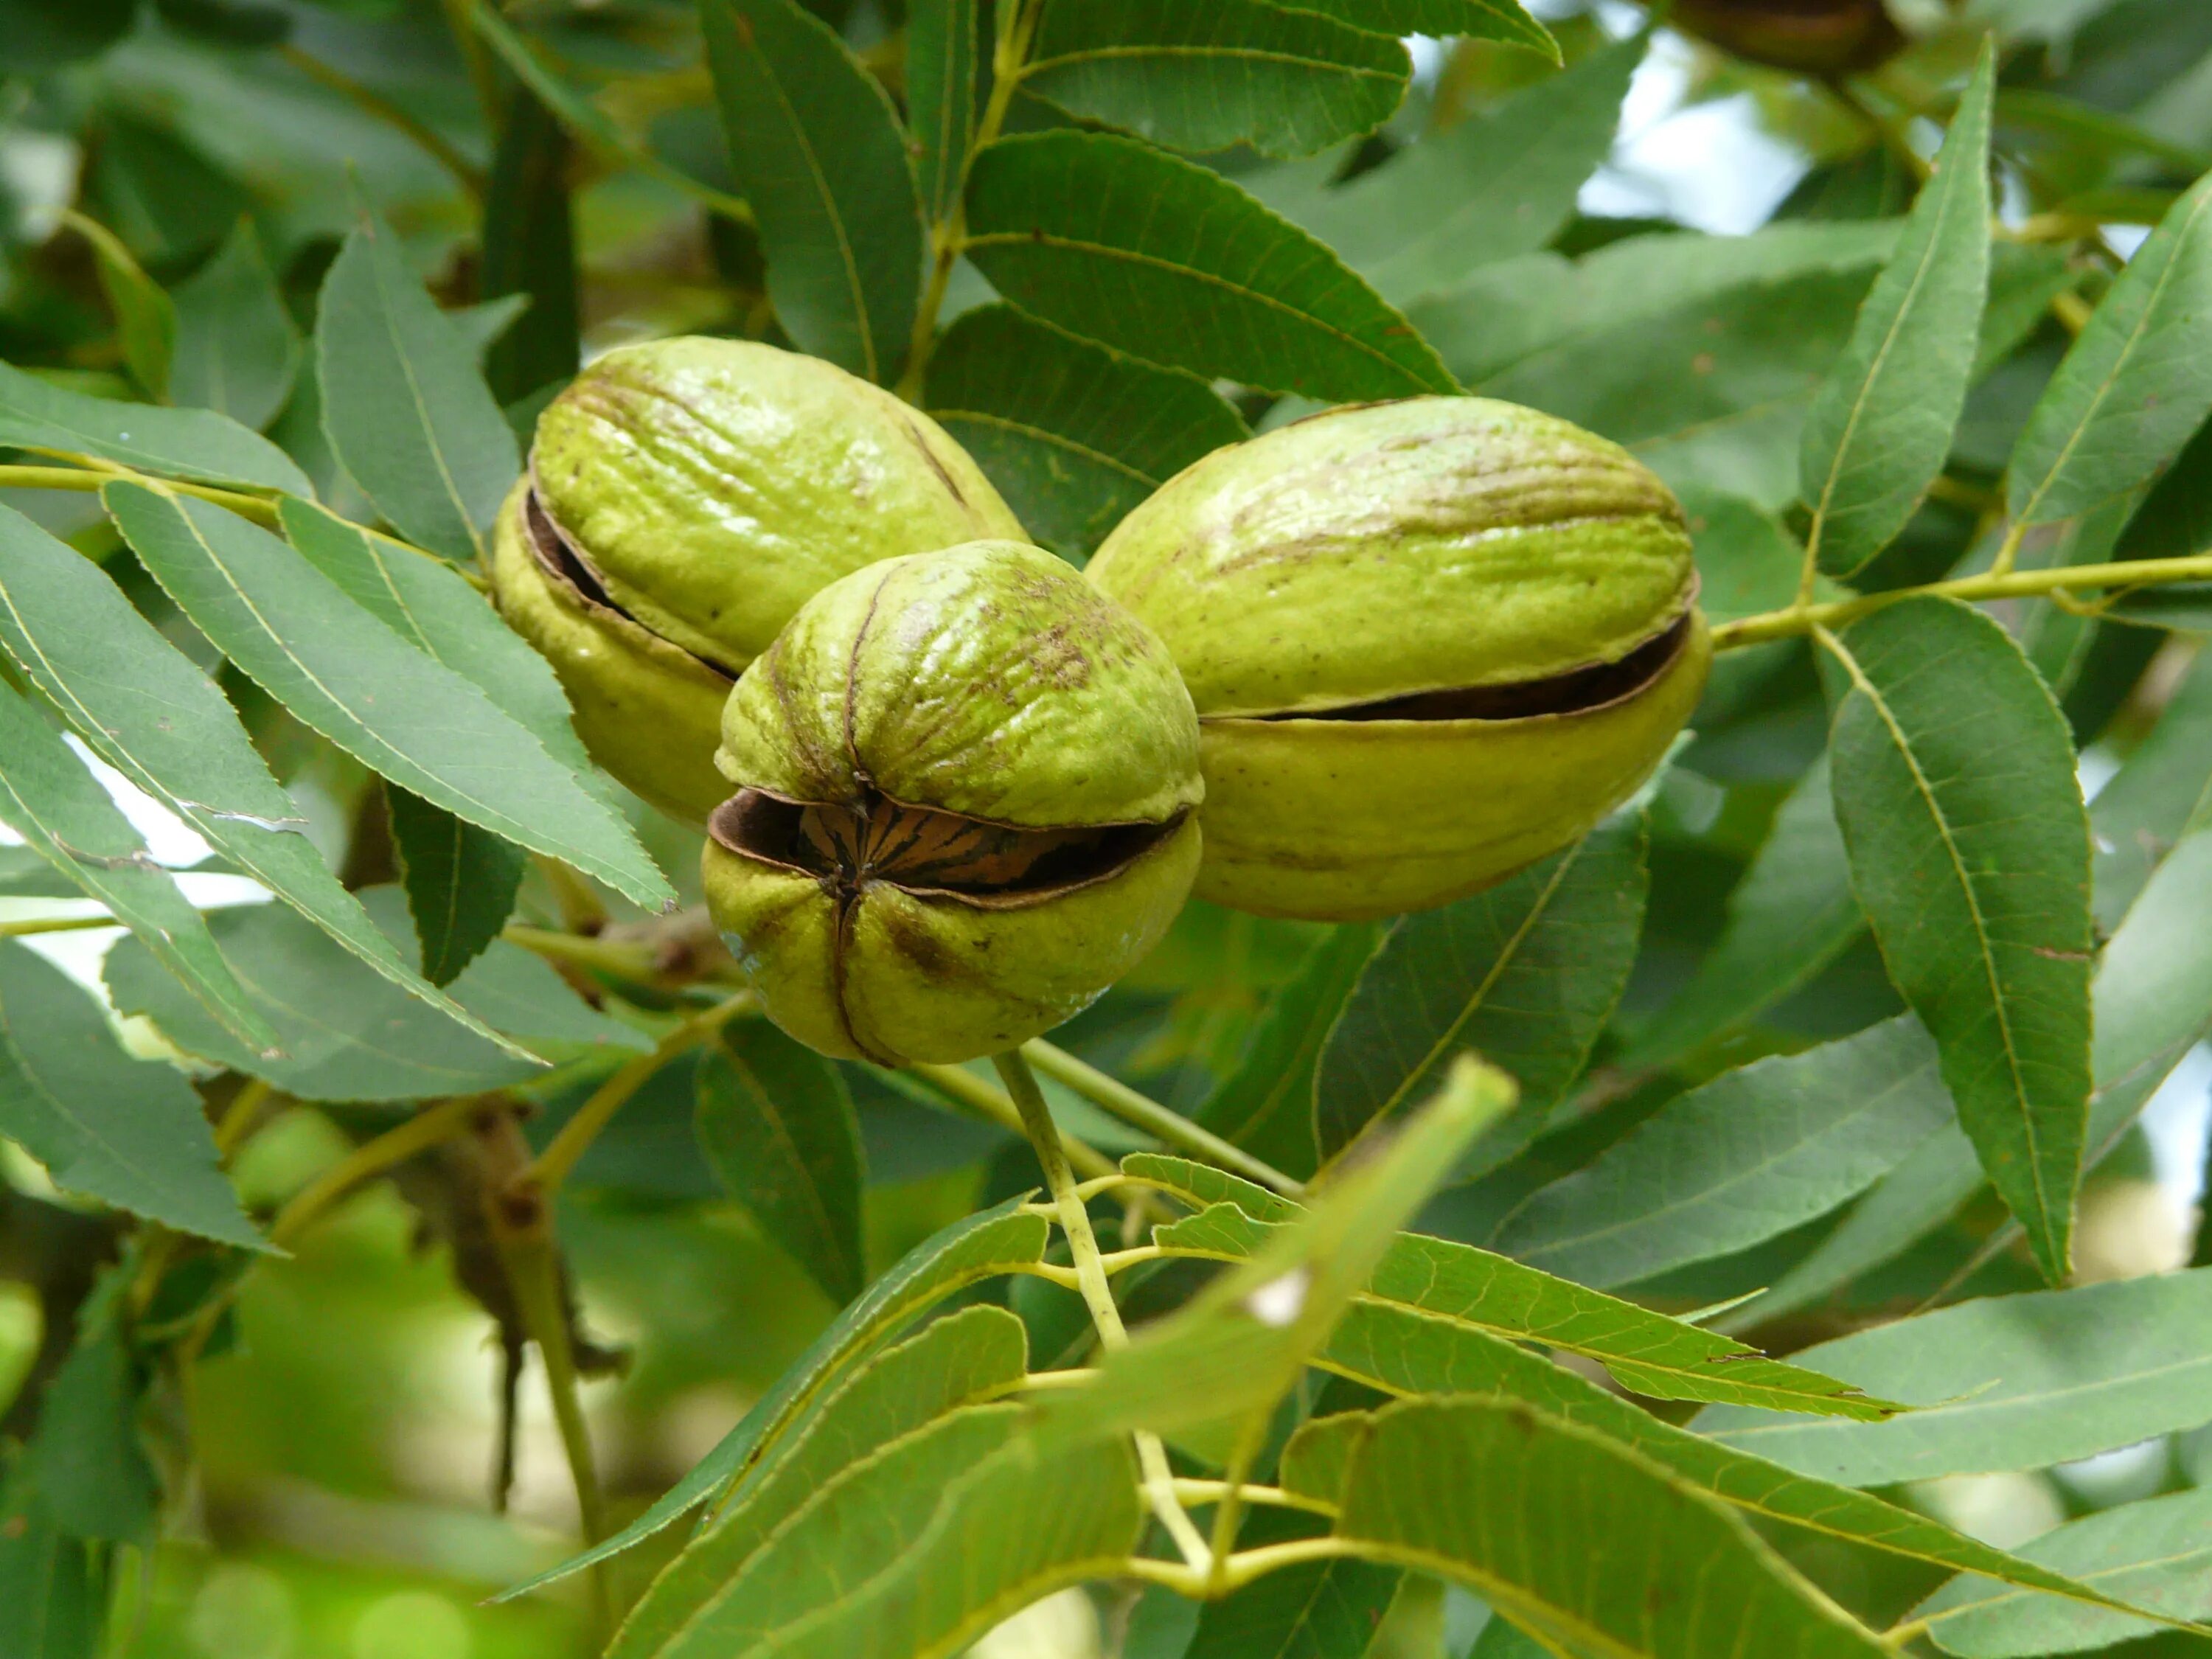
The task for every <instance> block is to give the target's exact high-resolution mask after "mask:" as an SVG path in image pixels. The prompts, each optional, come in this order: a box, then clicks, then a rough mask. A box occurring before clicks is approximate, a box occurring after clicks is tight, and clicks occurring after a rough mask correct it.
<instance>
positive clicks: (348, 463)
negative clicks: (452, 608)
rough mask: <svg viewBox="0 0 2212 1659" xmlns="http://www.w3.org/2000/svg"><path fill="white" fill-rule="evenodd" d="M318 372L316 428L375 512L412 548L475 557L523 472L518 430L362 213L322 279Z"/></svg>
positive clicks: (384, 229) (382, 233)
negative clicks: (319, 394) (319, 408)
mask: <svg viewBox="0 0 2212 1659" xmlns="http://www.w3.org/2000/svg"><path fill="white" fill-rule="evenodd" d="M315 366H316V374H317V378H318V380H319V386H320V388H321V392H322V408H323V430H324V432H325V434H326V435H328V436H329V439H330V444H331V449H332V450H333V451H334V452H336V453H337V458H338V459H339V461H340V462H341V463H342V464H343V465H344V467H345V470H346V471H347V473H348V475H349V476H350V477H352V479H353V481H354V482H355V483H357V484H359V485H360V486H361V488H362V491H363V492H364V493H365V494H366V495H368V498H369V500H370V501H374V503H375V504H376V509H377V511H378V512H380V513H383V514H384V516H385V517H386V518H387V519H389V520H391V521H392V524H393V525H395V526H397V527H398V530H399V532H400V534H402V535H403V536H404V537H406V538H407V539H408V540H409V541H410V542H413V543H415V544H416V545H417V546H420V547H427V548H428V549H429V550H431V551H432V552H434V553H440V554H443V555H444V556H446V557H447V558H449V559H460V560H468V559H477V560H482V559H483V558H484V556H485V550H486V547H487V546H488V543H487V542H486V540H485V536H486V533H487V532H489V529H490V526H491V521H492V517H493V515H494V514H495V513H497V512H498V511H499V504H500V501H501V498H502V497H504V496H505V495H506V494H507V489H508V486H510V485H511V484H513V483H514V480H515V477H516V475H517V474H519V473H520V471H521V470H522V462H521V459H520V455H519V453H517V451H516V448H515V442H514V434H513V432H512V431H511V430H510V429H509V428H508V427H507V421H506V419H505V417H504V416H501V414H500V412H499V405H498V404H496V403H495V402H494V401H493V399H492V395H491V391H490V389H489V387H488V386H485V385H484V381H483V375H481V374H478V373H477V368H476V364H475V362H474V361H473V360H472V359H471V356H469V355H468V354H467V353H466V352H465V351H462V350H460V349H459V345H458V341H457V339H456V337H455V335H454V331H453V325H452V324H451V323H449V322H447V320H446V319H445V318H444V317H443V316H441V314H440V313H439V311H438V307H436V306H435V305H434V304H432V303H431V301H430V296H429V295H428V294H427V293H425V292H424V291H423V288H422V283H421V282H419V281H418V280H417V279H416V276H415V273H414V272H413V271H411V270H409V269H408V268H407V262H406V258H405V257H404V255H403V254H402V253H401V252H400V248H399V242H398V238H397V237H396V236H394V235H393V234H392V228H391V227H390V226H389V225H386V223H385V222H383V221H382V220H381V219H380V218H379V217H377V216H376V215H375V214H374V212H371V211H368V210H363V212H362V221H361V222H360V223H359V224H357V225H356V226H355V227H354V228H353V229H352V231H351V232H349V234H347V236H346V240H345V245H344V246H343V247H341V248H340V249H339V250H338V257H337V258H336V259H334V260H333V261H331V268H330V272H329V274H328V275H327V276H325V277H324V278H323V289H322V299H321V301H320V304H319V310H318V311H317V313H316V319H315Z"/></svg>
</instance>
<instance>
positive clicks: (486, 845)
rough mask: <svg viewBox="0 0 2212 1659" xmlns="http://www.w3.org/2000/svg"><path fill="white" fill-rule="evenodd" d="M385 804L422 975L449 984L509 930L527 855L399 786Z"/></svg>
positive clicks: (390, 787) (387, 795) (388, 794)
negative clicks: (507, 926) (487, 946)
mask: <svg viewBox="0 0 2212 1659" xmlns="http://www.w3.org/2000/svg"><path fill="white" fill-rule="evenodd" d="M384 803H385V810H386V813H387V814H388V815H389V817H390V819H391V823H392V851H393V852H394V853H396V854H398V860H399V881H400V885H401V886H402V887H404V889H405V890H406V893H407V910H408V914H409V915H411V916H412V917H413V918H414V921H415V943H416V946H417V947H418V950H419V956H420V960H421V962H422V977H423V978H425V979H427V980H428V981H430V983H431V984H433V985H450V984H452V983H453V978H454V976H455V975H458V974H459V972H460V971H461V969H464V968H465V967H467V966H468V965H469V963H471V962H473V961H475V960H476V959H477V957H479V956H481V955H483V950H484V947H485V946H486V945H489V944H490V943H491V942H492V941H493V940H494V939H497V938H498V937H499V930H500V929H501V927H505V926H506V925H507V917H508V916H509V915H512V914H513V910H514V896H515V893H516V892H517V890H520V887H521V885H522V872H524V871H525V870H526V869H528V868H529V866H530V855H529V854H527V853H526V852H525V851H524V850H523V849H522V848H520V847H517V846H516V845H515V844H514V843H513V842H511V841H508V840H507V839H506V837H504V836H497V835H495V834H493V833H492V832H491V831H490V830H489V829H478V828H477V826H476V825H475V824H473V823H469V822H468V821H467V820H466V819H464V818H458V817H454V816H453V814H452V813H451V812H448V811H447V810H446V809H445V808H444V807H442V806H434V805H431V804H430V803H429V802H428V801H427V800H424V799H422V796H420V795H417V794H414V793H410V792H409V791H407V790H405V789H402V788H401V787H399V786H398V785H397V784H391V785H387V786H386V789H385V792H384Z"/></svg>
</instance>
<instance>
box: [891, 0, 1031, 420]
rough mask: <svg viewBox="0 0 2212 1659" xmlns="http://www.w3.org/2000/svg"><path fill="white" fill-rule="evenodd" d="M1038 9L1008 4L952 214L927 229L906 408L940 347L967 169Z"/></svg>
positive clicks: (961, 232)
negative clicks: (939, 326) (987, 91)
mask: <svg viewBox="0 0 2212 1659" xmlns="http://www.w3.org/2000/svg"><path fill="white" fill-rule="evenodd" d="M1039 15H1041V14H1040V9H1039V8H1038V7H1037V6H1036V4H1035V3H1033V0H1008V3H1006V6H1005V8H1004V10H1003V13H1002V15H1001V17H1000V27H999V35H998V39H997V40H995V41H994V42H993V44H992V48H991V95H990V97H989V99H988V100H986V102H985V103H984V106H983V113H982V116H981V118H980V119H979V120H977V122H976V123H975V137H973V138H971V139H970V140H969V144H968V153H967V155H964V156H963V157H962V158H961V161H960V188H959V189H958V190H957V191H954V192H953V194H952V210H951V212H950V213H949V214H947V215H946V216H945V217H944V218H943V219H940V220H939V221H938V222H936V223H935V224H933V225H932V226H930V228H929V246H930V255H931V257H930V266H929V281H928V283H927V284H926V285H925V286H924V287H923V289H922V291H921V309H920V310H918V311H917V312H915V319H914V339H913V341H912V343H910V344H909V345H908V348H907V354H906V372H905V373H904V374H902V375H900V376H899V383H898V387H897V390H898V395H899V396H900V397H902V398H905V399H906V400H907V402H908V403H914V402H915V401H916V400H917V399H918V398H920V397H921V381H922V376H923V374H924V373H925V372H926V371H927V369H928V368H929V359H930V354H931V353H932V352H933V351H934V350H935V349H936V346H937V314H938V313H939V312H940V311H942V310H943V309H944V308H945V290H946V289H948V288H949V287H950V286H951V282H952V268H953V266H954V265H956V264H958V263H959V260H960V253H961V250H962V249H963V248H964V247H965V246H967V244H968V211H967V207H966V203H967V199H968V169H969V167H973V166H974V165H975V153H976V152H977V151H978V150H980V149H984V148H986V147H987V145H989V144H991V143H994V142H995V141H996V140H997V138H998V137H999V133H1000V129H1002V128H1003V127H1004V126H1005V125H1006V111H1007V109H1008V108H1009V107H1010V106H1012V103H1013V101H1014V90H1015V88H1017V87H1018V86H1019V85H1020V84H1021V79H1022V60H1023V59H1024V58H1027V57H1028V56H1029V51H1030V41H1031V40H1033V39H1034V38H1035V37H1036V27H1037V19H1038V17H1039Z"/></svg>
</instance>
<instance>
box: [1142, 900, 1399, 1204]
mask: <svg viewBox="0 0 2212 1659" xmlns="http://www.w3.org/2000/svg"><path fill="white" fill-rule="evenodd" d="M1382 939H1383V930H1382V928H1381V927H1379V926H1377V925H1376V924H1374V923H1371V922H1347V923H1345V924H1342V925H1340V926H1339V927H1335V928H1334V929H1332V930H1331V931H1330V933H1329V934H1328V938H1326V939H1322V941H1321V942H1320V943H1319V944H1317V945H1315V946H1314V947H1313V949H1312V950H1311V951H1310V952H1309V953H1308V955H1307V957H1306V959H1305V961H1304V963H1301V964H1300V965H1299V968H1298V970H1297V974H1296V975H1294V976H1293V977H1292V978H1291V980H1290V981H1288V982H1287V983H1285V984H1283V985H1281V986H1279V987H1276V990H1275V993H1274V994H1273V996H1272V997H1270V998H1269V999H1268V1000H1267V1006H1266V1008H1264V1009H1263V1010H1261V1014H1260V1017H1259V1018H1258V1019H1257V1020H1255V1022H1254V1023H1253V1025H1252V1031H1251V1035H1250V1036H1249V1039H1248V1040H1247V1042H1246V1043H1245V1048H1244V1052H1243V1054H1241V1055H1240V1056H1239V1057H1238V1059H1237V1067H1236V1069H1235V1070H1234V1071H1232V1072H1231V1073H1229V1075H1228V1076H1227V1077H1225V1078H1224V1079H1222V1080H1221V1082H1220V1084H1219V1085H1218V1086H1217V1087H1216V1088H1215V1089H1214V1091H1213V1093H1212V1095H1211V1096H1209V1097H1207V1099H1206V1103H1205V1105H1203V1106H1202V1107H1200V1109H1199V1110H1198V1113H1197V1121H1199V1123H1200V1124H1201V1125H1203V1126H1204V1127H1206V1128H1209V1129H1212V1131H1213V1132H1214V1133H1217V1134H1219V1135H1222V1136H1224V1137H1225V1138H1226V1139H1230V1140H1232V1141H1234V1142H1236V1143H1237V1145H1238V1146H1242V1147H1243V1148H1245V1149H1246V1150H1247V1151H1249V1152H1252V1153H1253V1154H1254V1155H1255V1156H1256V1157H1259V1158H1265V1159H1266V1160H1267V1162H1268V1163H1270V1164H1273V1165H1274V1166H1275V1167H1276V1168H1277V1169H1279V1170H1283V1171H1285V1173H1287V1174H1289V1175H1292V1176H1297V1178H1298V1179H1299V1180H1301V1181H1303V1180H1304V1179H1305V1178H1306V1177H1307V1176H1310V1175H1312V1174H1313V1172H1314V1170H1315V1167H1316V1164H1318V1163H1319V1162H1320V1149H1319V1148H1318V1147H1317V1146H1316V1145H1315V1143H1314V1128H1313V1100H1314V1071H1315V1068H1316V1066H1318V1065H1319V1064H1320V1063H1321V1057H1322V1045H1323V1044H1324V1043H1325V1042H1327V1041H1328V1034H1329V1031H1330V1030H1331V1029H1332V1028H1333V1027H1334V1024H1335V1023H1336V1019H1337V1017H1338V1012H1339V1011H1340V1009H1342V1008H1343V1006H1344V1004H1345V1000H1346V998H1347V997H1349V996H1350V995H1351V994H1352V987H1353V986H1354V985H1356V984H1357V983H1358V980H1359V975H1360V972H1361V970H1362V969H1364V968H1365V967H1366V966H1367V963H1368V959H1369V958H1370V957H1372V956H1373V955H1374V954H1375V948H1376V945H1378V944H1379V943H1380V942H1381V941H1382ZM1125 1167H1126V1160H1125ZM1255 1213H1257V1212H1255Z"/></svg>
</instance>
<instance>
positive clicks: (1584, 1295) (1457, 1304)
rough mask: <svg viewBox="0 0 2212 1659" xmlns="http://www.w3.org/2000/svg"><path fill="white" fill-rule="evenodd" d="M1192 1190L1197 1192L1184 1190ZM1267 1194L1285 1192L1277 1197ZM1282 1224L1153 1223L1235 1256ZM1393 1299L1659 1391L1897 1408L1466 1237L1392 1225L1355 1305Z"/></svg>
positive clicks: (1221, 1257) (1812, 1408)
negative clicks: (1591, 1363)
mask: <svg viewBox="0 0 2212 1659" xmlns="http://www.w3.org/2000/svg"><path fill="white" fill-rule="evenodd" d="M1190 1196H1191V1197H1192V1200H1193V1201H1194V1202H1200V1203H1203V1202H1205V1201H1206V1200H1201V1199H1199V1198H1198V1197H1197V1196H1196V1195H1195V1194H1191V1195H1190ZM1276 1201H1277V1202H1278V1203H1281V1202H1284V1201H1285V1200H1276ZM1285 1225H1292V1224H1290V1223H1284V1222H1267V1221H1261V1220H1259V1219H1257V1218H1255V1217H1254V1216H1253V1215H1252V1214H1251V1213H1250V1212H1249V1211H1247V1210H1245V1209H1243V1207H1241V1206H1239V1205H1238V1204H1237V1203H1236V1202H1235V1201H1234V1200H1233V1199H1225V1200H1220V1201H1218V1202H1213V1203H1211V1204H1210V1205H1208V1206H1207V1207H1206V1208H1204V1209H1201V1210H1200V1212H1199V1213H1198V1214H1197V1215H1195V1216H1192V1217H1189V1218H1186V1219H1184V1220H1182V1221H1177V1222H1173V1223H1170V1224H1169V1225H1166V1226H1164V1227H1160V1228H1157V1229H1155V1230H1154V1234H1153V1237H1154V1241H1155V1242H1156V1243H1158V1244H1159V1245H1160V1246H1161V1247H1162V1248H1163V1249H1166V1250H1168V1251H1169V1252H1170V1253H1172V1254H1176V1255H1194V1256H1200V1257H1210V1258H1212V1259H1214V1260H1218V1261H1249V1260H1250V1259H1252V1258H1253V1257H1254V1256H1255V1255H1258V1254H1259V1253H1260V1252H1261V1250H1262V1249H1266V1248H1267V1246H1268V1244H1269V1243H1270V1242H1271V1241H1272V1240H1273V1238H1274V1237H1276V1235H1278V1234H1279V1233H1280V1232H1281V1231H1283V1229H1284V1227H1285ZM1373 1303H1383V1304H1398V1305H1400V1306H1401V1307H1403V1308H1406V1309H1411V1310H1419V1311H1421V1312H1423V1313H1426V1314H1431V1315H1433V1316H1436V1317H1437V1318H1438V1319H1440V1320H1444V1321H1449V1322H1454V1323H1455V1324H1457V1325H1460V1326H1462V1327H1464V1328H1469V1329H1473V1330H1477V1331H1481V1332H1486V1333H1488V1334H1492V1335H1495V1336H1499V1337H1504V1338H1506V1339H1508V1340H1513V1341H1521V1342H1537V1343H1541V1344H1542V1345H1544V1346H1547V1347H1551V1348H1556V1349H1558V1350H1559V1351H1560V1352H1565V1353H1573V1354H1579V1355H1581V1356H1582V1357H1583V1358H1586V1359H1593V1360H1595V1361H1596V1362H1597V1363H1598V1364H1601V1365H1603V1366H1605V1367H1606V1369H1607V1370H1609V1371H1611V1372H1612V1373H1613V1376H1614V1377H1615V1378H1616V1379H1617V1380H1618V1381H1619V1382H1620V1384H1621V1386H1622V1387H1624V1388H1626V1389H1633V1390H1634V1391H1635V1392H1637V1393H1638V1394H1643V1395H1650V1396H1651V1397H1652V1398H1654V1399H1658V1400H1713V1401H1754V1400H1755V1401H1759V1402H1760V1403H1762V1404H1765V1405H1770V1406H1771V1407H1775V1408H1776V1409H1778V1410H1782V1411H1795V1412H1812V1413H1823V1414H1832V1415H1835V1416H1838V1417H1844V1418H1851V1419H1859V1420H1862V1421H1864V1420H1877V1421H1878V1420H1880V1419H1882V1418H1885V1417H1887V1416H1888V1415H1890V1414H1891V1413H1893V1412H1896V1411H1899V1410H1901V1409H1903V1408H1902V1407H1899V1406H1896V1405H1894V1404H1893V1403H1892V1402H1890V1401H1884V1400H1878V1399H1874V1398H1870V1397H1869V1395H1867V1394H1866V1393H1865V1392H1863V1390H1861V1389H1857V1388H1856V1387H1853V1386H1851V1385H1850V1384H1849V1383H1838V1382H1837V1381H1836V1380H1835V1379H1834V1378H1832V1377H1828V1376H1819V1375H1816V1374H1814V1372H1811V1371H1808V1370H1803V1369H1802V1368H1800V1367H1797V1366H1795V1365H1789V1364H1783V1363H1782V1362H1781V1361H1779V1360H1773V1359H1768V1358H1765V1357H1764V1356H1763V1355H1761V1354H1759V1352H1758V1351H1757V1350H1755V1349H1753V1348H1747V1347H1746V1346H1743V1345H1742V1344H1741V1343H1740V1342H1736V1341H1733V1340H1730V1339H1729V1338H1727V1337H1724V1336H1718V1335H1716V1334H1713V1333H1712V1332H1711V1331H1705V1330H1700V1329H1699V1328H1697V1327H1696V1326H1694V1325H1688V1324H1684V1323H1683V1322H1680V1320H1675V1319H1670V1318H1668V1316H1666V1315H1664V1314H1658V1313H1653V1312H1651V1311H1650V1310H1648V1309H1644V1308H1639V1307H1638V1306H1637V1305H1636V1304H1634V1303H1632V1302H1624V1301H1622V1300H1620V1298H1618V1297H1610V1296H1607V1295H1606V1294H1605V1293H1604V1292H1603V1291H1593V1290H1589V1289H1586V1288H1584V1287H1583V1286H1582V1285H1574V1284H1570V1283H1569V1282H1568V1281H1567V1280H1565V1279H1555V1278H1553V1276H1552V1275H1550V1274H1549V1273H1541V1272H1539V1271H1537V1270H1536V1269H1535V1268H1534V1267H1522V1265H1521V1264H1520V1263H1519V1262H1517V1261H1510V1260H1509V1259H1507V1258H1506V1257H1504V1256H1502V1255H1493V1254H1492V1253H1491V1252H1490V1251H1487V1250H1478V1249H1474V1247H1473V1246H1471V1245H1467V1244H1455V1243H1451V1242H1450V1241H1449V1240H1447V1239H1441V1238H1431V1237H1426V1236H1425V1235H1423V1234H1420V1233H1401V1234H1400V1235H1399V1236H1398V1237H1396V1238H1395V1240H1393V1241H1392V1242H1391V1243H1390V1245H1389V1249H1387V1250H1385V1251H1384V1252H1383V1256H1382V1259H1381V1261H1379V1263H1378V1264H1377V1265H1376V1269H1375V1271H1374V1273H1373V1274H1372V1275H1371V1276H1370V1278H1369V1279H1368V1280H1367V1282H1366V1285H1365V1288H1364V1290H1363V1291H1361V1293H1360V1297H1359V1299H1358V1301H1357V1302H1356V1303H1355V1304H1353V1306H1354V1307H1355V1309H1356V1308H1358V1307H1363V1306H1366V1305H1368V1304H1373Z"/></svg>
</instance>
